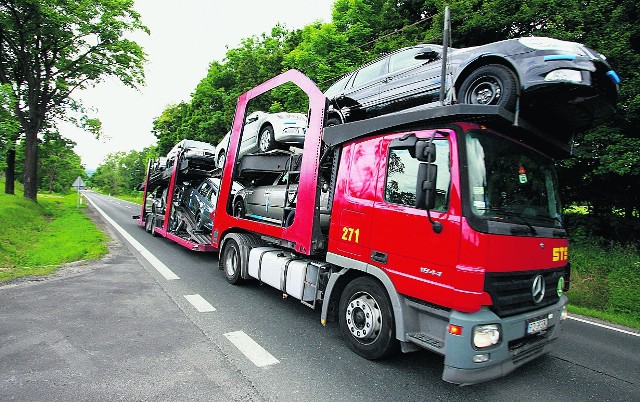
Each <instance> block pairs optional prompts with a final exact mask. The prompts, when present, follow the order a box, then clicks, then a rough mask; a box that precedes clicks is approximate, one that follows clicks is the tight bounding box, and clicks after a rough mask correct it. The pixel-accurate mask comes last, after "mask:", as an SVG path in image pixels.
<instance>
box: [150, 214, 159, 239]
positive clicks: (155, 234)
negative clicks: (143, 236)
mask: <svg viewBox="0 0 640 402" xmlns="http://www.w3.org/2000/svg"><path fill="white" fill-rule="evenodd" d="M151 236H153V237H158V233H157V232H156V217H155V216H154V217H153V218H152V219H151Z"/></svg>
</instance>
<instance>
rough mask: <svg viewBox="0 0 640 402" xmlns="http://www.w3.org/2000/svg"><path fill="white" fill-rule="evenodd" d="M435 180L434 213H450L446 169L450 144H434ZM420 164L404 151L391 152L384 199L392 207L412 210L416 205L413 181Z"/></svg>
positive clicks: (449, 176) (448, 175)
mask: <svg viewBox="0 0 640 402" xmlns="http://www.w3.org/2000/svg"><path fill="white" fill-rule="evenodd" d="M434 144H435V145H436V153H437V157H436V162H435V164H436V165H438V177H437V179H436V206H435V208H433V210H435V211H439V212H446V211H447V210H448V209H449V186H450V183H451V172H450V169H449V142H448V141H446V140H435V141H434ZM420 163H421V162H419V161H418V160H417V159H414V158H412V157H411V155H410V154H409V151H408V150H406V149H393V148H392V149H390V150H389V161H388V163H387V181H386V184H385V191H384V198H385V201H387V202H389V203H391V204H400V205H406V206H409V207H413V206H414V205H415V202H416V180H417V176H418V166H420Z"/></svg>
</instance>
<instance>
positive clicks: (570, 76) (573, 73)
mask: <svg viewBox="0 0 640 402" xmlns="http://www.w3.org/2000/svg"><path fill="white" fill-rule="evenodd" d="M544 80H545V81H570V82H582V73H581V72H580V71H578V70H570V69H568V68H561V69H559V70H553V71H552V72H550V73H549V74H547V75H546V76H545V77H544Z"/></svg>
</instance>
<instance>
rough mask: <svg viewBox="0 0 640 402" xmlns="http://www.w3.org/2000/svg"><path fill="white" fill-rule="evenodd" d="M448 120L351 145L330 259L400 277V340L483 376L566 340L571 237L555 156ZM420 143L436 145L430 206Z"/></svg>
mask: <svg viewBox="0 0 640 402" xmlns="http://www.w3.org/2000/svg"><path fill="white" fill-rule="evenodd" d="M436 127H437V128H420V129H417V130H411V131H409V132H407V131H401V132H391V133H389V134H380V135H374V136H367V137H362V138H359V139H356V140H353V141H350V142H347V143H345V144H344V145H343V149H342V155H341V158H340V168H339V169H338V172H339V174H338V178H337V184H336V189H335V194H334V203H333V213H332V221H331V228H330V233H329V243H328V253H327V258H326V259H327V261H328V262H332V263H335V264H337V265H340V266H342V267H347V268H351V269H360V270H364V271H366V272H369V273H374V275H376V276H378V277H381V278H388V282H390V283H391V284H390V285H388V286H387V291H388V292H389V293H390V294H391V295H392V296H391V304H392V305H393V306H394V317H395V324H396V334H395V335H396V337H397V338H398V339H400V340H401V341H402V342H411V343H413V344H418V345H420V346H423V347H425V348H427V349H431V350H434V351H437V352H439V353H443V354H444V355H445V373H444V376H443V377H444V379H445V380H447V381H451V382H456V383H469V382H477V381H479V380H484V379H488V378H493V377H496V376H498V375H503V374H504V373H506V372H508V371H510V370H511V369H513V368H515V367H516V366H517V365H519V364H522V363H524V362H525V361H529V360H531V359H533V358H535V357H537V356H539V355H540V354H543V353H545V352H546V351H548V347H549V345H550V344H551V343H552V341H553V340H554V339H555V338H556V337H557V335H558V332H559V331H558V329H559V325H558V324H560V321H561V315H562V312H563V308H564V305H565V304H566V296H563V294H562V293H563V290H564V288H565V276H566V275H568V267H567V256H568V253H567V250H568V239H567V233H566V231H565V229H564V228H563V225H562V221H561V215H560V212H561V206H560V203H559V199H558V185H557V180H556V177H555V173H554V166H553V164H554V161H553V159H551V158H549V157H546V156H545V155H543V154H541V153H540V152H539V151H537V150H536V149H535V148H532V147H530V146H528V145H525V144H523V143H521V142H519V141H516V140H514V139H513V138H510V137H508V136H506V135H504V134H501V133H499V132H496V131H493V130H490V129H488V128H487V127H485V126H483V125H479V124H474V123H466V122H454V123H447V124H438V125H436ZM345 129H346V128H345ZM411 140H413V142H414V143H415V142H416V140H417V141H418V142H420V141H424V142H427V141H431V142H432V143H433V144H434V145H435V147H434V148H435V150H436V152H435V154H436V157H435V160H434V161H433V163H432V164H431V165H432V169H434V170H436V174H435V196H434V198H435V202H434V203H433V205H432V206H431V207H430V208H429V209H427V208H424V207H421V206H417V203H416V186H421V184H422V183H421V182H420V179H419V178H418V176H419V173H418V172H419V167H420V165H425V164H428V163H427V162H420V161H418V160H417V159H416V158H415V157H414V156H412V155H411V152H410V147H411V146H408V145H405V144H403V143H407V142H411ZM408 147H409V149H408ZM384 282H386V279H385V280H384ZM384 282H383V283H384ZM391 289H392V290H391ZM394 293H395V295H394ZM394 299H395V300H394ZM361 301H362V302H363V303H365V304H366V303H367V300H366V299H364V300H361ZM394 302H395V303H394ZM375 309H376V307H374V306H373V305H370V306H367V307H366V308H364V309H363V311H369V310H375ZM366 324H367V321H366V319H364V320H363V321H362V323H361V324H359V323H357V322H355V320H354V323H353V324H352V325H351V326H350V327H351V328H352V329H355V330H357V329H358V327H359V326H364V325H366ZM400 331H402V332H403V333H399V332H400ZM356 338H357V340H358V341H360V343H361V344H366V343H367V338H366V336H362V337H359V338H358V337H357V336H356ZM486 338H492V339H491V340H490V341H487V340H486ZM486 342H488V343H489V344H486V345H485V343H486ZM356 346H357V345H356ZM405 348H407V349H408V347H407V346H406V344H405ZM363 354H364V355H366V354H367V353H363Z"/></svg>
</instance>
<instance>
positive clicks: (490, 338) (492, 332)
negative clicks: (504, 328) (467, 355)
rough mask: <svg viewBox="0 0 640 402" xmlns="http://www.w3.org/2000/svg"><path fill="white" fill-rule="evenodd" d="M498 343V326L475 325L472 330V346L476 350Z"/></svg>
mask: <svg viewBox="0 0 640 402" xmlns="http://www.w3.org/2000/svg"><path fill="white" fill-rule="evenodd" d="M499 342H500V326H499V325H498V324H489V325H476V326H475V327H474V328H473V346H475V347H476V348H478V349H483V348H488V347H490V346H494V345H497V344H498V343H499Z"/></svg>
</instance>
